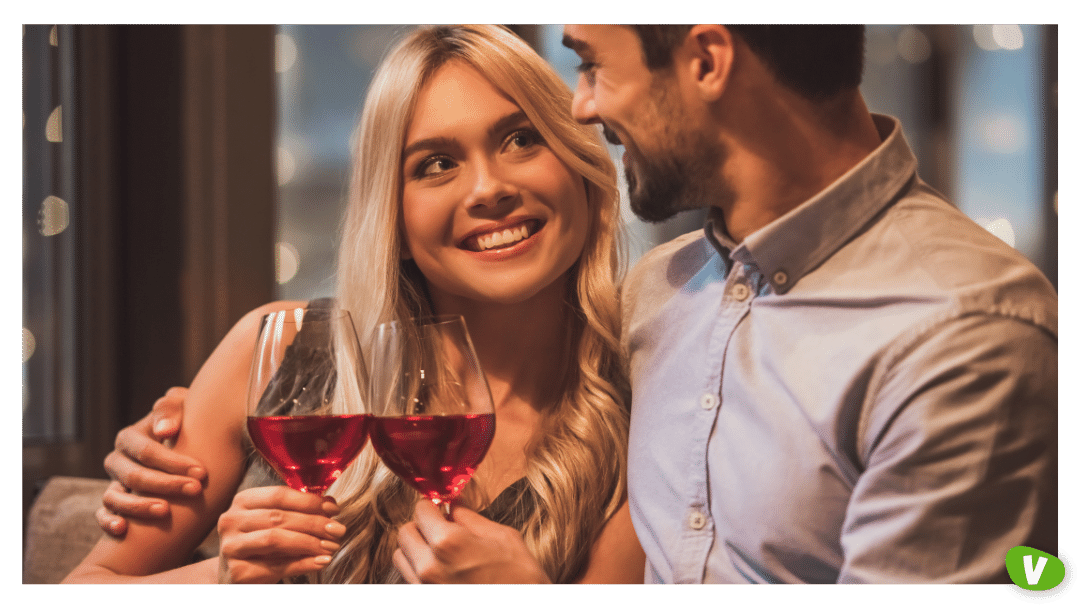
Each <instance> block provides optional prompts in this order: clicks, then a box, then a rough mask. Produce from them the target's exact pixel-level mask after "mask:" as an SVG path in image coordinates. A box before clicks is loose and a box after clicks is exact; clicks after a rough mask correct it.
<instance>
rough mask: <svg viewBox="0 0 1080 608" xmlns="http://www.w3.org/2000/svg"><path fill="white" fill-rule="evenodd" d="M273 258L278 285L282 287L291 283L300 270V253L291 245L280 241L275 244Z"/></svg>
mask: <svg viewBox="0 0 1080 608" xmlns="http://www.w3.org/2000/svg"><path fill="white" fill-rule="evenodd" d="M274 257H275V262H276V264H275V268H276V271H277V282H278V285H284V284H285V283H288V282H289V281H291V280H292V278H293V277H295V276H296V271H297V270H299V269H300V252H298V251H297V250H296V247H294V246H293V245H292V244H291V243H286V242H284V241H282V242H279V243H278V244H277V247H276V248H275V256H274Z"/></svg>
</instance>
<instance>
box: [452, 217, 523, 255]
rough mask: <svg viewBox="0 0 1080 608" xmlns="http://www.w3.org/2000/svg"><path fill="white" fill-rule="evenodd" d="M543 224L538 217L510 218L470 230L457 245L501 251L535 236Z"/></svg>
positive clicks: (480, 249)
mask: <svg viewBox="0 0 1080 608" xmlns="http://www.w3.org/2000/svg"><path fill="white" fill-rule="evenodd" d="M543 226H544V221H543V220H540V219H535V218H524V219H510V220H507V221H505V222H500V223H498V224H496V225H491V226H482V227H480V228H477V229H475V230H472V231H470V232H469V233H468V234H467V235H466V236H465V238H464V239H462V240H461V244H460V245H458V247H461V248H462V249H465V250H466V251H474V252H484V251H491V250H495V251H501V250H504V249H508V248H510V247H513V246H514V245H515V244H518V243H522V242H523V241H526V240H528V239H530V238H532V237H534V236H536V233H538V232H539V231H540V229H541V228H543Z"/></svg>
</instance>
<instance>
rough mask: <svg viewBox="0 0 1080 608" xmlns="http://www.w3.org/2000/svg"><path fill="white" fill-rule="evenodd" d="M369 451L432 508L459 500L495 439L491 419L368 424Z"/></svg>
mask: <svg viewBox="0 0 1080 608" xmlns="http://www.w3.org/2000/svg"><path fill="white" fill-rule="evenodd" d="M370 436H371V447H373V448H375V452H376V453H377V454H378V455H379V457H380V458H382V460H383V462H384V463H386V466H387V467H388V468H389V469H390V470H391V471H393V472H394V473H395V474H397V476H398V477H400V478H402V479H403V480H405V482H406V483H408V484H410V485H411V486H412V487H414V488H416V489H417V490H418V491H419V492H420V493H421V494H423V495H424V496H426V497H428V498H429V499H431V500H432V501H433V502H435V503H440V502H443V501H450V500H453V499H455V498H457V497H458V495H459V494H460V493H461V489H462V488H463V487H464V486H465V484H466V483H468V482H469V480H470V479H472V474H473V473H474V472H475V471H476V467H477V466H478V465H479V464H480V461H481V460H483V459H484V454H486V453H487V450H488V446H490V445H491V438H492V437H494V436H495V414H464V415H459V416H400V417H395V418H380V417H373V418H372V419H371V430H370Z"/></svg>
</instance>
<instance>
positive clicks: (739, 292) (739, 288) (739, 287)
mask: <svg viewBox="0 0 1080 608" xmlns="http://www.w3.org/2000/svg"><path fill="white" fill-rule="evenodd" d="M748 295H750V288H749V287H747V286H746V285H744V284H742V283H736V284H735V287H733V288H732V289H731V296H732V297H733V298H735V299H736V300H738V301H740V302H742V301H743V300H745V299H746V296H748Z"/></svg>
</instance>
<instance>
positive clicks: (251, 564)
mask: <svg viewBox="0 0 1080 608" xmlns="http://www.w3.org/2000/svg"><path fill="white" fill-rule="evenodd" d="M330 559H331V558H330V556H328V555H319V556H315V557H305V558H301V559H294V560H273V559H271V560H261V559H255V560H242V559H228V558H226V557H224V556H222V557H221V558H220V564H221V566H220V569H219V572H218V579H219V582H222V583H276V582H277V581H280V580H281V579H284V578H291V577H294V576H303V575H305V574H310V573H312V572H318V571H319V570H322V569H323V568H325V567H326V566H327V564H329V563H330Z"/></svg>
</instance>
